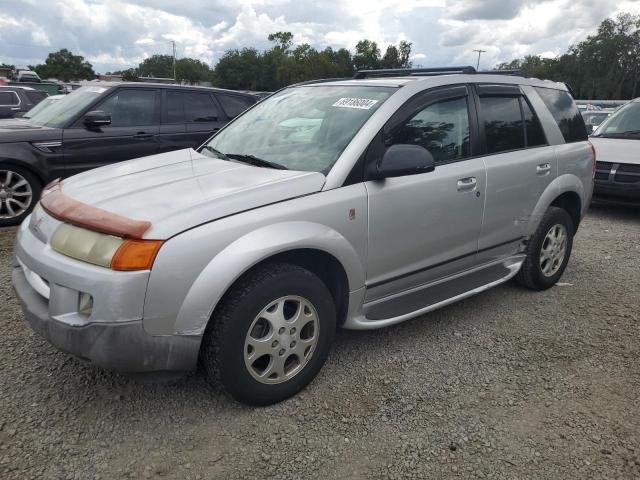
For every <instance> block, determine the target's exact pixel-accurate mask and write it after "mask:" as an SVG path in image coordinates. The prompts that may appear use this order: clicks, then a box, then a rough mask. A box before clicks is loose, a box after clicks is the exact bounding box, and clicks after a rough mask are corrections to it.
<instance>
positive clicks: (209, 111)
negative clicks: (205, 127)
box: [183, 92, 220, 123]
mask: <svg viewBox="0 0 640 480" xmlns="http://www.w3.org/2000/svg"><path fill="white" fill-rule="evenodd" d="M183 95H184V116H185V121H186V122H187V123H191V122H216V121H218V117H219V116H220V114H219V112H218V108H217V107H216V104H215V103H214V102H213V98H211V95H209V94H208V93H195V92H193V93H192V92H188V93H187V92H185V93H184V94H183Z"/></svg>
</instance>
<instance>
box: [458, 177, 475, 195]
mask: <svg viewBox="0 0 640 480" xmlns="http://www.w3.org/2000/svg"><path fill="white" fill-rule="evenodd" d="M477 185H478V180H476V177H466V178H461V179H459V180H458V191H460V192H469V191H473V190H475V189H476V186H477Z"/></svg>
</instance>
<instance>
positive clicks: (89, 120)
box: [83, 110, 111, 128]
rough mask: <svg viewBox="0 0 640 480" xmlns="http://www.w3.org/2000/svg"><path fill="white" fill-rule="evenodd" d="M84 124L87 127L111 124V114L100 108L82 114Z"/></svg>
mask: <svg viewBox="0 0 640 480" xmlns="http://www.w3.org/2000/svg"><path fill="white" fill-rule="evenodd" d="M83 121H84V124H85V125H86V126H87V127H89V128H96V127H106V126H107V125H111V115H110V114H109V113H107V112H103V111H102V110H93V111H92V112H88V113H87V114H86V115H85V116H84V120H83Z"/></svg>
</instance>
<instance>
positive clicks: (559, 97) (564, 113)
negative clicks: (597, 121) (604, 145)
mask: <svg viewBox="0 0 640 480" xmlns="http://www.w3.org/2000/svg"><path fill="white" fill-rule="evenodd" d="M534 88H535V90H536V92H537V93H538V95H540V98H541V99H542V101H543V102H544V104H545V105H546V106H547V108H548V109H549V112H551V115H552V116H553V118H554V119H555V121H556V123H557V124H558V128H560V131H561V132H562V136H563V137H564V141H565V142H567V143H571V142H581V141H584V140H586V139H587V128H586V127H585V125H584V120H583V118H582V115H580V112H579V111H578V107H576V104H575V103H574V102H573V98H571V95H569V93H568V92H565V91H563V90H555V89H553V88H543V87H534Z"/></svg>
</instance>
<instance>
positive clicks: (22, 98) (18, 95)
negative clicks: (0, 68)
mask: <svg viewBox="0 0 640 480" xmlns="http://www.w3.org/2000/svg"><path fill="white" fill-rule="evenodd" d="M47 96H48V95H47V94H46V93H45V92H41V91H39V90H34V89H32V88H25V87H15V86H0V118H13V117H15V116H16V115H17V116H20V115H21V114H23V113H26V112H28V111H29V110H31V109H32V108H33V107H34V106H35V105H37V104H38V103H40V102H41V101H42V100H44V99H45V98H47Z"/></svg>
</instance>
